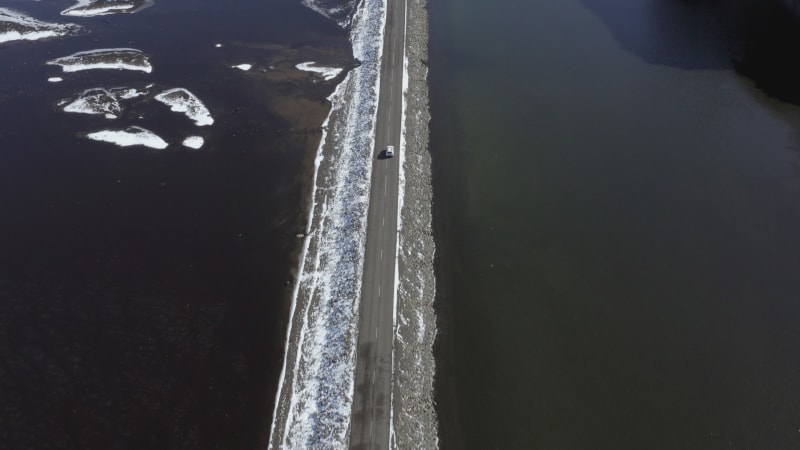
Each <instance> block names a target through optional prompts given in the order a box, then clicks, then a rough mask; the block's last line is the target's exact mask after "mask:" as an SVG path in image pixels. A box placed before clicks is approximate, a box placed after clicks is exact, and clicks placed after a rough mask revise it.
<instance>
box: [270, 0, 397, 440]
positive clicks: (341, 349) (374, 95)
mask: <svg viewBox="0 0 800 450" xmlns="http://www.w3.org/2000/svg"><path fill="white" fill-rule="evenodd" d="M385 11H386V4H385V0H363V1H362V2H361V6H360V7H359V9H358V11H357V12H356V15H355V17H354V19H353V28H352V31H351V42H352V43H353V54H354V56H355V57H356V58H358V59H359V60H360V61H362V64H361V66H359V67H357V68H355V69H354V70H352V71H350V73H348V74H347V76H346V77H345V79H344V81H342V83H340V84H339V85H338V86H337V88H336V91H335V92H334V94H333V95H332V96H331V97H330V100H331V103H332V104H333V107H332V112H331V114H336V115H337V116H342V120H341V121H339V120H337V121H334V123H332V124H330V125H329V126H330V127H331V129H330V130H328V133H329V134H325V135H324V136H325V138H326V139H327V138H330V137H332V138H333V139H334V142H335V143H336V145H335V146H330V145H329V146H330V147H331V148H324V147H325V142H326V140H324V141H323V143H322V144H321V145H320V147H319V149H318V156H317V166H316V169H315V175H314V176H315V185H314V191H315V194H314V195H315V197H312V210H311V214H312V215H311V218H312V220H310V223H312V224H318V225H317V228H316V229H314V230H313V232H311V233H309V235H308V237H307V239H306V242H304V245H303V257H302V258H301V263H300V270H299V275H298V281H297V284H296V286H295V291H294V297H293V300H292V310H291V314H292V317H291V319H290V320H291V322H290V323H293V322H294V321H298V323H299V327H300V329H299V330H292V328H291V326H290V329H289V339H288V340H287V347H286V349H287V354H286V357H285V358H284V365H283V369H282V373H281V378H280V383H279V387H278V396H277V399H276V404H275V413H274V415H273V417H274V419H273V423H272V427H271V436H270V445H269V448H270V449H273V450H278V449H281V450H283V449H287V450H292V449H346V448H347V447H348V443H347V433H348V430H349V426H350V419H351V417H350V413H351V408H352V401H353V382H354V372H355V359H356V355H355V352H356V345H357V336H358V329H357V327H358V310H359V303H360V300H361V299H360V295H361V282H362V280H361V277H362V274H363V262H364V242H365V239H366V219H367V211H368V207H369V187H370V176H371V170H372V161H373V150H374V148H375V119H376V113H377V99H378V91H379V88H380V79H379V76H378V74H379V73H380V66H381V53H382V50H383V32H384V28H385V22H386V15H385ZM329 117H330V116H329ZM323 151H332V152H335V153H334V154H335V158H334V159H333V160H332V162H331V173H330V174H329V176H327V177H326V178H325V179H318V178H317V175H318V174H317V172H318V169H319V162H320V161H322V154H323ZM319 197H322V198H324V200H323V201H322V204H321V207H320V205H318V204H317V202H319V200H318V198H319ZM311 241H313V244H314V245H313V248H314V253H313V254H310V255H309V254H308V253H307V252H308V249H309V248H310V244H309V242H311ZM301 291H302V293H301ZM299 295H302V296H303V298H304V299H306V300H307V301H306V307H305V308H303V311H299V310H298V309H297V308H296V303H297V300H298V296H299ZM312 300H313V301H312ZM297 314H299V316H298V317H299V318H297V317H295V316H296V315H297ZM294 335H298V337H297V340H296V345H297V348H296V349H295V352H292V354H289V352H288V349H289V345H290V344H289V343H290V342H295V341H294ZM287 378H288V379H289V380H287ZM278 417H282V418H284V419H285V422H284V423H283V424H282V425H283V428H282V429H280V430H279V429H277V428H276V422H275V420H276V419H277V418H278Z"/></svg>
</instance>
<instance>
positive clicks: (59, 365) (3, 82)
mask: <svg viewBox="0 0 800 450" xmlns="http://www.w3.org/2000/svg"><path fill="white" fill-rule="evenodd" d="M71 4H72V3H71V2H67V1H58V2H41V3H38V2H30V1H25V2H14V1H8V2H0V6H4V7H10V8H13V9H18V10H21V11H24V12H26V13H29V14H31V15H33V16H34V17H36V18H38V19H42V20H50V21H60V22H66V21H70V22H76V23H80V24H81V25H83V26H85V27H86V29H87V30H89V33H87V34H83V35H80V36H75V37H67V38H63V39H59V40H51V41H46V42H35V43H19V44H5V45H2V46H0V67H2V69H1V70H0V399H2V400H0V448H3V449H9V450H12V449H14V450H22V449H29V448H30V449H42V448H64V449H79V448H81V449H177V448H187V449H204V448H207V449H212V448H215V449H216V448H219V449H256V448H265V445H266V439H267V434H268V433H269V424H270V421H271V414H272V407H273V398H274V395H275V389H276V387H277V377H278V374H279V371H280V363H281V357H282V354H283V340H284V337H285V328H284V327H285V323H284V322H285V320H286V317H287V316H288V310H287V309H288V307H287V300H288V295H289V294H290V291H289V290H290V288H289V287H287V286H285V285H284V282H285V281H287V280H291V276H292V274H291V271H292V269H293V268H294V267H295V264H294V261H293V256H292V253H293V252H295V251H296V250H297V247H298V245H299V244H298V241H297V239H295V237H294V235H295V233H296V232H297V230H298V229H302V227H303V226H304V224H303V223H302V222H303V220H305V212H304V211H303V208H302V205H303V203H304V202H305V199H306V197H307V196H306V191H305V190H306V189H307V187H308V186H307V185H308V180H307V177H309V176H310V174H311V172H310V169H311V167H310V163H311V158H312V157H313V154H314V150H315V147H316V141H317V140H318V138H319V133H318V131H317V132H316V133H315V132H313V131H311V132H308V131H307V129H308V128H313V127H319V125H320V124H321V122H322V119H323V118H324V114H325V113H326V112H327V111H326V109H325V107H324V102H323V99H324V97H325V96H326V95H327V94H328V93H329V92H330V91H331V90H332V89H333V84H326V83H314V82H312V81H311V79H310V78H308V79H296V80H293V79H278V78H274V77H272V78H271V75H269V73H271V72H269V71H267V72H262V71H261V70H262V69H268V67H269V66H270V65H276V66H280V67H279V69H280V68H281V67H283V68H284V69H285V68H286V67H289V68H291V64H292V62H301V61H302V59H300V58H303V57H304V56H307V55H306V52H312V53H313V52H317V53H315V55H316V56H319V55H320V54H321V53H325V52H328V53H330V54H333V53H336V54H345V53H348V52H349V43H348V40H347V35H346V33H345V31H344V30H342V29H340V28H338V27H337V26H336V25H335V24H334V23H333V22H331V21H328V20H326V19H324V18H323V17H322V16H319V15H318V14H316V13H314V12H313V11H311V10H309V9H307V8H305V7H303V6H302V5H301V4H300V2H299V1H286V0H275V1H250V0H245V1H239V2H233V3H231V2H226V3H224V4H222V3H219V2H213V1H164V2H161V1H160V0H156V2H155V5H154V6H152V7H150V8H148V9H145V10H143V11H142V12H140V13H137V14H131V15H112V16H103V17H96V18H87V19H82V18H63V17H60V16H59V15H58V13H59V11H61V10H63V9H64V8H66V7H68V6H70V5H71ZM216 43H221V44H223V46H222V47H221V48H216V47H215V44H216ZM108 47H135V48H138V49H140V50H142V51H144V52H146V53H147V54H148V55H150V58H151V62H152V64H153V72H152V74H144V73H142V72H127V71H97V70H95V71H87V72H79V73H75V74H62V73H61V70H60V69H59V68H57V67H54V66H46V65H44V63H45V61H47V60H48V59H51V58H54V57H58V56H64V55H68V54H70V53H73V52H76V51H83V50H90V49H94V48H108ZM298 59H299V60H298ZM326 62H334V61H333V60H328V61H326ZM342 62H346V58H345V61H339V63H342ZM241 63H251V64H254V66H255V67H254V69H253V70H252V71H251V72H242V71H239V70H236V69H231V67H230V66H231V65H233V64H241ZM287 73H288V74H290V75H291V73H292V72H291V71H289V72H285V73H284V75H285V74H287ZM297 73H299V72H297ZM51 76H62V77H63V78H64V81H63V82H62V83H48V82H47V81H46V80H47V78H48V77H51ZM276 76H277V75H276ZM281 76H283V75H281ZM304 80H305V81H304ZM150 83H155V84H156V86H155V87H154V88H152V90H154V92H152V93H157V92H159V91H160V90H163V89H168V88H173V87H184V88H186V89H189V90H190V91H192V92H193V93H195V94H196V95H197V96H198V97H200V98H201V99H202V100H203V101H204V102H205V103H206V105H207V106H208V108H209V109H210V111H211V113H212V115H213V116H214V119H215V123H214V125H212V126H210V127H203V128H198V127H195V126H194V125H193V123H192V122H191V121H189V120H188V119H186V118H185V117H184V116H183V115H181V114H176V113H171V112H169V110H168V108H166V107H164V106H163V105H159V104H157V103H155V102H153V101H152V100H150V101H149V103H148V104H146V105H145V106H144V107H142V108H143V109H140V110H139V111H140V112H141V114H142V116H141V117H138V114H139V113H138V112H137V113H136V114H132V113H129V112H127V113H124V114H123V116H122V117H121V118H120V119H119V120H116V121H112V120H107V119H104V118H102V117H92V116H87V115H82V114H66V113H63V112H61V111H59V110H58V108H57V106H56V104H57V102H58V101H59V100H61V99H63V98H67V97H70V96H73V95H75V94H77V93H79V92H81V91H82V90H84V89H89V88H94V87H115V86H133V87H136V88H139V89H143V88H144V86H145V85H147V84H150ZM148 105H149V106H148ZM287 105H289V106H287ZM303 105H307V106H308V105H310V106H308V107H307V108H305V109H304V106H303ZM128 125H139V126H143V127H145V128H148V129H151V130H152V131H154V132H156V133H158V134H159V135H161V136H162V137H163V138H165V139H167V140H168V141H169V142H170V143H171V144H170V148H168V149H166V150H163V151H155V150H149V149H145V148H143V147H138V148H136V147H134V148H120V147H116V146H114V145H112V144H108V143H100V142H93V141H89V140H87V139H85V138H83V137H81V133H86V132H92V131H97V130H100V129H104V128H124V127H125V126H128ZM189 134H200V135H201V136H204V137H205V140H206V143H205V146H204V147H203V148H202V149H201V150H198V151H194V150H189V149H186V148H182V147H181V146H180V142H181V140H182V139H183V137H185V136H187V135H189Z"/></svg>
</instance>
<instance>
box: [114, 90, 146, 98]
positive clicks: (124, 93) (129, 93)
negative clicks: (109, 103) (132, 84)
mask: <svg viewBox="0 0 800 450" xmlns="http://www.w3.org/2000/svg"><path fill="white" fill-rule="evenodd" d="M112 92H113V93H114V95H115V96H116V97H117V98H118V99H120V100H130V99H132V98H136V97H141V96H143V95H147V91H137V90H136V89H132V88H118V89H112Z"/></svg>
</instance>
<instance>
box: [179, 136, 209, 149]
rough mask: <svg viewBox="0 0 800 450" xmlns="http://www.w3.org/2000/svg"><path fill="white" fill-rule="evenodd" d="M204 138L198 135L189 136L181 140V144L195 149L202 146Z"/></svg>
mask: <svg viewBox="0 0 800 450" xmlns="http://www.w3.org/2000/svg"><path fill="white" fill-rule="evenodd" d="M204 143H205V140H204V139H203V138H202V137H200V136H189V137H187V138H186V139H184V140H183V146H184V147H189V148H193V149H195V150H197V149H199V148H200V147H202V146H203V144H204Z"/></svg>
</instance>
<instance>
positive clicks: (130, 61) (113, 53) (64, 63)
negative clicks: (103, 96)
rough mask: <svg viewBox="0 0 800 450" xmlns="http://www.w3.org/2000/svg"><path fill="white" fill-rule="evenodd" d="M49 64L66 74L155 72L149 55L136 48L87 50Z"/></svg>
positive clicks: (53, 60) (51, 61) (54, 60)
mask: <svg viewBox="0 0 800 450" xmlns="http://www.w3.org/2000/svg"><path fill="white" fill-rule="evenodd" d="M47 64H50V65H53V66H61V69H62V70H63V71H64V72H78V71H81V70H92V69H114V70H138V71H141V72H147V73H150V72H152V71H153V67H152V66H151V65H150V60H149V59H148V57H147V55H145V54H144V53H143V52H142V51H141V50H136V49H134V48H103V49H97V50H87V51H85V52H78V53H73V54H71V55H69V56H63V57H61V58H56V59H52V60H50V61H47Z"/></svg>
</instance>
